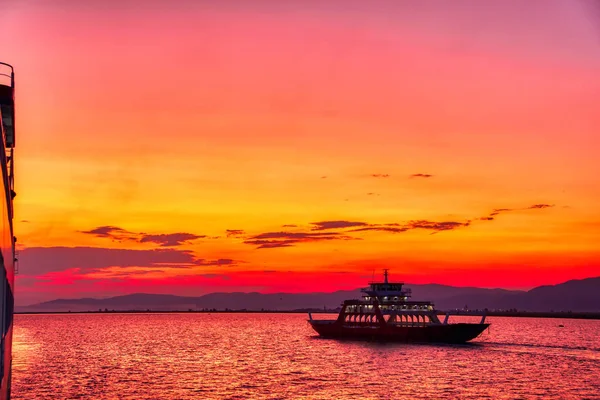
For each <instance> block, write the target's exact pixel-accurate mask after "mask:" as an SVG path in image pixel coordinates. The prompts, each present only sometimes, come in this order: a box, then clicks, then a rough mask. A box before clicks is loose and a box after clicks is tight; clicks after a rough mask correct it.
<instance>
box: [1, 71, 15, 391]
mask: <svg viewBox="0 0 600 400" xmlns="http://www.w3.org/2000/svg"><path fill="white" fill-rule="evenodd" d="M0 132H1V136H2V140H0V142H2V151H0V166H1V169H2V194H3V197H2V206H1V208H2V215H1V218H2V221H1V222H0V229H2V231H1V235H0V246H1V249H0V332H1V334H2V338H1V343H0V378H1V382H0V400H7V399H10V380H11V364H12V334H13V312H14V282H15V261H16V253H15V251H16V250H15V242H16V239H15V237H14V231H13V217H14V208H13V199H14V197H15V195H16V193H15V188H14V183H15V175H14V172H15V170H14V148H15V73H14V69H13V67H12V66H11V65H9V64H6V63H3V62H0Z"/></svg>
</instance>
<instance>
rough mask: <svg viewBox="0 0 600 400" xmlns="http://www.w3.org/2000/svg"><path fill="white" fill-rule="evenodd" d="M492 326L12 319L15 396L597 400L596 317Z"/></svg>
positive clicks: (296, 317)
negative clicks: (459, 331)
mask: <svg viewBox="0 0 600 400" xmlns="http://www.w3.org/2000/svg"><path fill="white" fill-rule="evenodd" d="M331 317H335V316H333V315H332V316H331ZM319 318H323V316H322V315H320V316H319ZM453 319H454V320H455V321H458V320H465V317H453ZM488 321H489V322H491V326H490V328H489V329H488V330H487V331H486V332H484V333H483V334H482V335H481V336H480V337H478V338H477V339H475V340H474V341H473V342H472V343H471V344H466V345H434V344H419V345H417V344H390V343H377V342H365V341H339V340H334V339H322V338H319V337H318V336H316V333H315V332H313V330H312V328H311V327H310V325H308V323H307V316H306V315H304V314H284V313H281V314H244V313H239V314H238V313H212V314H205V313H180V314H175V313H172V314H169V313H162V314H161V313H156V314H151V313H140V314H128V313H123V314H112V313H97V314H46V315H16V316H15V327H14V345H13V365H12V368H13V376H12V395H13V399H28V400H30V399H600V321H595V320H576V319H550V318H548V319H541V318H540V319H538V318H507V317H489V318H488Z"/></svg>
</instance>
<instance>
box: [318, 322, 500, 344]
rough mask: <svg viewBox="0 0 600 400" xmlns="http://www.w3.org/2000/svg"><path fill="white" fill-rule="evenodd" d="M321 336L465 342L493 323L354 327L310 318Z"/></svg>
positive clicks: (425, 341)
mask: <svg viewBox="0 0 600 400" xmlns="http://www.w3.org/2000/svg"><path fill="white" fill-rule="evenodd" d="M309 322H310V324H311V326H312V327H313V329H314V330H315V331H316V332H317V333H318V334H319V335H321V336H322V337H325V338H335V339H367V340H383V341H393V342H407V343H466V342H468V341H470V340H473V339H475V338H476V337H477V336H479V335H480V334H481V333H483V331H485V330H486V328H487V327H488V326H490V324H470V323H456V324H439V325H427V326H383V327H382V326H353V325H344V324H339V323H337V322H336V321H309Z"/></svg>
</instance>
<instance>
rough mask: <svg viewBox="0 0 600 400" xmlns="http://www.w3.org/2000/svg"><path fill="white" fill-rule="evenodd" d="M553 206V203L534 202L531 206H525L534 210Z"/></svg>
mask: <svg viewBox="0 0 600 400" xmlns="http://www.w3.org/2000/svg"><path fill="white" fill-rule="evenodd" d="M550 207H554V204H534V205H532V206H529V207H527V209H528V210H535V209H540V208H550Z"/></svg>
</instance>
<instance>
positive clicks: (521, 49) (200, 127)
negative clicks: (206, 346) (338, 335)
mask: <svg viewBox="0 0 600 400" xmlns="http://www.w3.org/2000/svg"><path fill="white" fill-rule="evenodd" d="M78 3H80V4H78ZM166 4H167V3H165V2H158V1H150V2H143V3H142V2H136V1H122V2H101V1H89V2H87V1H86V2H73V1H67V0H44V1H42V0H38V1H33V0H32V1H27V2H22V1H16V0H8V1H4V2H2V5H0V13H1V14H2V20H3V22H2V25H1V26H0V34H1V35H2V37H3V38H5V40H3V42H2V47H1V48H0V58H1V60H2V61H5V62H9V63H11V64H13V65H14V66H15V68H16V79H17V124H18V125H17V130H18V131H17V135H18V137H17V140H18V142H17V146H18V148H17V151H18V159H17V163H18V164H17V192H18V197H17V199H16V201H17V203H16V207H17V221H16V235H17V237H18V239H19V243H20V259H21V262H20V274H19V276H18V278H17V294H16V301H17V304H29V303H33V302H37V301H40V300H47V299H52V298H56V297H80V296H109V295H115V294H123V293H131V292H140V291H143V292H156V293H178V294H186V295H200V294H203V293H207V292H211V291H238V290H239V291H263V292H276V291H300V292H302V291H316V290H319V291H321V290H322V291H330V290H337V289H348V288H355V287H358V286H361V285H363V284H364V283H365V280H366V279H368V278H370V277H371V275H372V273H373V269H375V270H377V271H379V272H381V271H380V270H381V268H384V267H388V268H391V272H392V274H393V276H394V277H396V278H398V279H402V280H405V281H407V282H412V283H428V282H436V283H444V284H452V285H460V286H466V285H475V286H483V287H509V288H510V287H515V288H524V287H532V286H536V285H540V284H551V283H558V282H562V281H564V280H568V279H573V278H584V277H588V276H597V275H600V250H598V246H597V243H598V242H599V240H600V211H598V205H597V200H598V198H599V197H600V182H599V181H598V178H597V171H599V170H600V159H599V158H598V149H599V148H600V135H598V132H599V131H600V113H598V112H597V104H598V102H599V101H600V24H598V23H595V24H594V21H598V19H597V18H594V15H595V16H598V15H600V14H594V13H595V12H597V10H596V9H595V8H593V7H590V5H593V3H591V2H585V1H581V2H570V1H528V2H521V1H500V0H499V1H494V2H485V3H483V2H479V1H462V2H460V1H459V2H455V3H453V4H452V6H450V5H449V4H448V3H447V2H443V1H440V2H430V3H427V6H426V5H424V4H421V5H417V4H416V3H415V4H413V5H410V6H408V5H406V4H404V3H398V2H395V1H372V2H359V1H292V0H290V1H286V2H278V1H266V0H261V1H249V0H247V1H241V0H238V1H231V2H226V4H225V2H208V1H197V2H192V1H172V2H168V6H167V5H166ZM419 4H420V3H419ZM494 210H498V211H496V212H495V211H494ZM318 223H322V224H318ZM228 230H229V231H230V232H228ZM434 233H435V234H434Z"/></svg>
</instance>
